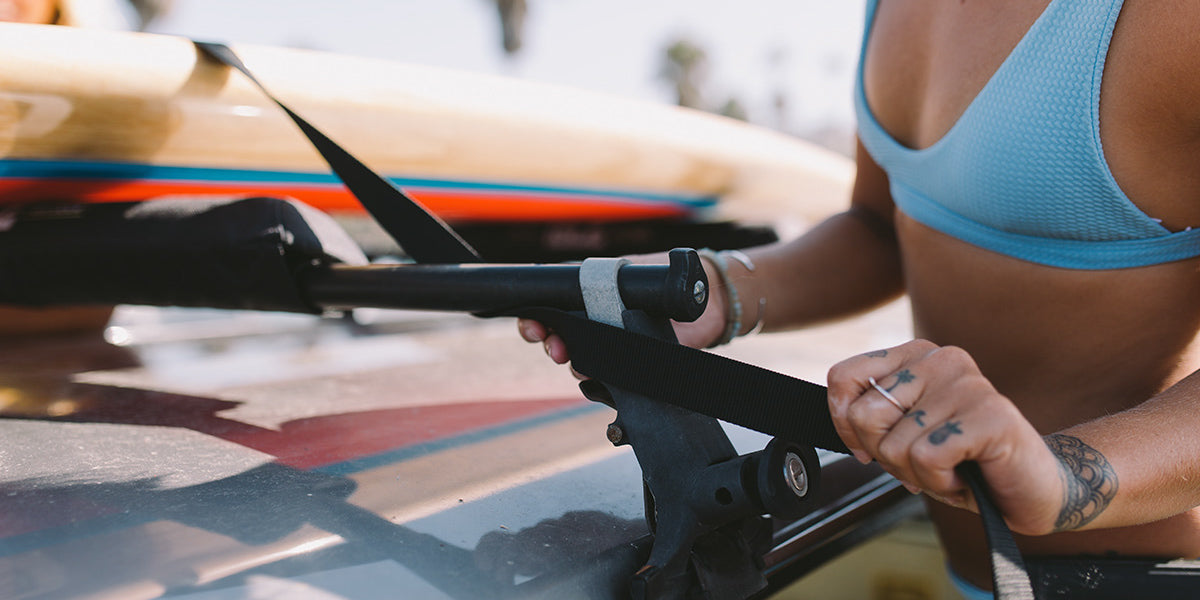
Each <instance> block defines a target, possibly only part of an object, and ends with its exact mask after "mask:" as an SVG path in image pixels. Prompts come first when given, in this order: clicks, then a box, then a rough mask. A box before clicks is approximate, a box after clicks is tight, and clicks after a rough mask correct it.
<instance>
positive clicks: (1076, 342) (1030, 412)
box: [863, 0, 1200, 583]
mask: <svg viewBox="0 0 1200 600" xmlns="http://www.w3.org/2000/svg"><path fill="white" fill-rule="evenodd" d="M1056 1H1075V0H1056ZM1048 4H1049V2H1048V1H1047V0H1013V1H1011V2H1004V3H999V2H979V1H976V0H924V1H919V2H917V1H909V2H892V1H889V0H882V2H881V3H880V5H879V7H878V10H877V12H876V14H875V17H874V25H873V28H872V30H871V37H870V41H869V44H868V45H867V47H866V48H867V49H866V55H865V62H864V71H863V84H864V91H865V98H866V103H867V105H868V106H869V107H870V111H871V113H872V114H873V116H874V118H875V120H876V121H877V122H878V124H879V125H880V126H881V127H882V128H883V129H884V130H886V131H887V133H888V134H889V135H890V136H891V137H892V138H894V139H895V140H896V141H897V142H898V143H900V144H903V145H904V146H906V147H908V148H911V149H921V148H928V147H930V146H932V145H934V144H936V143H937V142H938V141H939V140H941V139H942V138H943V137H944V136H945V135H946V133H947V132H948V131H950V130H951V128H952V127H953V126H954V125H955V123H956V122H957V121H958V119H959V117H960V116H961V115H962V114H963V112H964V111H965V110H966V108H967V106H968V105H970V104H971V102H972V101H973V100H974V98H975V97H976V96H977V95H978V93H979V91H980V90H981V89H983V87H984V86H985V84H987V82H988V81H989V79H991V76H992V74H993V73H995V71H996V70H997V68H999V66H1000V65H1001V63H1002V62H1003V61H1004V60H1005V58H1006V57H1007V56H1008V55H1009V53H1010V52H1011V50H1012V49H1013V48H1014V47H1015V46H1016V45H1017V44H1018V42H1019V41H1020V40H1021V39H1022V38H1023V37H1024V35H1025V33H1026V31H1028V30H1029V28H1030V26H1031V25H1032V24H1033V23H1034V22H1035V21H1036V20H1037V19H1038V17H1039V15H1041V14H1042V11H1043V10H1044V9H1045V8H1046V6H1047V5H1048ZM1118 4H1119V3H1118ZM1174 4H1175V3H1158V4H1156V3H1154V2H1150V1H1148V0H1129V1H1127V2H1126V3H1125V6H1124V7H1123V8H1122V9H1121V11H1122V12H1121V13H1120V18H1119V19H1118V20H1117V22H1116V27H1115V30H1114V31H1113V35H1112V42H1111V45H1110V47H1109V50H1108V60H1107V64H1106V65H1105V67H1104V70H1103V81H1102V86H1101V89H1102V93H1101V100H1100V106H1099V134H1100V139H1101V145H1102V146H1103V150H1104V158H1105V160H1106V161H1107V166H1108V168H1109V169H1110V170H1111V172H1112V177H1113V178H1114V179H1115V181H1116V184H1117V185H1119V187H1120V190H1121V191H1123V192H1124V194H1125V195H1126V196H1127V197H1128V200H1129V201H1131V202H1132V203H1133V204H1134V205H1136V207H1137V209H1140V210H1141V211H1142V212H1144V213H1145V214H1146V215H1150V216H1153V217H1155V218H1157V219H1161V221H1162V225H1163V227H1165V228H1166V229H1167V230H1169V231H1172V232H1175V231H1183V230H1185V229H1186V228H1188V227H1190V226H1197V227H1200V169H1196V168H1195V166H1196V162H1197V161H1196V158H1195V157H1196V156H1197V155H1200V136H1198V135H1196V133H1197V131H1196V130H1195V129H1193V128H1191V125H1193V124H1194V123H1193V122H1192V121H1190V119H1193V118H1195V117H1196V116H1197V115H1200V111H1193V112H1192V113H1191V114H1190V115H1189V114H1188V112H1187V107H1186V105H1185V102H1184V99H1183V98H1177V97H1175V96H1176V94H1173V93H1172V88H1171V83H1172V80H1173V78H1174V77H1177V76H1178V75H1179V73H1176V72H1174V71H1173V69H1174V68H1175V67H1176V63H1174V62H1172V61H1171V59H1170V57H1169V56H1164V55H1163V53H1162V46H1161V44H1162V43H1163V40H1164V39H1170V37H1171V36H1172V35H1193V34H1192V33H1188V32H1191V31H1194V28H1192V27H1191V26H1187V25H1186V21H1187V19H1186V17H1187V15H1181V14H1180V13H1179V12H1178V7H1177V6H1174ZM1164 5H1167V6H1164ZM1192 13H1195V14H1193V15H1191V16H1200V10H1192ZM1180 21H1184V22H1185V24H1184V25H1181V24H1180ZM1036 100H1037V99H1030V101H1036ZM883 166H884V167H885V168H886V167H887V165H886V164H885V165H883ZM896 222H897V226H896V227H897V234H898V239H899V241H900V246H901V252H902V255H903V265H904V269H905V279H906V283H907V286H908V293H909V295H910V298H911V300H912V305H913V313H914V323H915V325H916V328H917V331H916V334H917V335H918V336H919V337H925V338H928V339H931V340H933V341H935V342H937V343H940V344H952V345H957V346H961V347H963V348H965V349H967V350H968V351H969V352H970V353H971V354H972V355H973V356H974V357H975V359H976V360H977V361H978V363H979V365H980V367H981V368H982V369H983V371H984V373H985V374H986V375H987V376H988V377H989V378H990V379H991V380H992V381H993V383H994V384H995V385H996V387H997V388H998V389H999V390H1000V391H1001V392H1002V393H1004V394H1006V395H1007V396H1008V397H1010V398H1012V399H1013V401H1014V402H1016V403H1017V404H1018V406H1020V407H1021V408H1022V410H1023V411H1024V412H1025V413H1026V415H1027V416H1028V417H1029V418H1030V420H1031V421H1032V422H1033V424H1034V425H1035V426H1036V427H1038V428H1039V429H1040V430H1041V431H1043V432H1051V431H1056V430H1059V429H1062V428H1065V427H1068V426H1070V425H1073V424H1076V423H1079V422H1083V421H1086V420H1089V419H1091V418H1095V417H1098V416H1101V415H1104V414H1110V413H1112V412H1116V411H1119V410H1122V409H1125V408H1128V407H1131V406H1134V405H1136V404H1138V403H1140V402H1141V401H1144V400H1146V399H1147V398H1149V397H1150V396H1152V395H1153V394H1155V393H1157V392H1158V391H1161V390H1162V389H1164V388H1166V387H1169V386H1170V385H1172V384H1173V383H1174V382H1176V381H1178V380H1179V379H1180V378H1182V377H1183V376H1185V375H1187V374H1188V373H1190V372H1191V371H1193V370H1195V369H1196V368H1198V367H1200V344H1197V343H1196V337H1197V332H1198V331H1200V259H1195V258H1193V259H1186V260H1178V261H1173V262H1165V263H1162V264H1155V265H1149V266H1142V267H1137V268H1122V269H1097V270H1075V269H1065V268H1061V267H1055V266H1048V265H1043V264H1037V263H1035V262H1029V261H1026V260H1022V259H1018V258H1014V257H1010V256H1006V255H1004V254H999V253H997V252H993V251H989V250H984V249H982V248H979V247H977V246H974V245H972V244H969V243H966V242H964V241H962V240H959V239H956V238H955V237H952V236H950V235H947V234H945V233H942V232H939V231H937V230H935V229H932V228H931V227H929V226H926V225H924V224H922V223H920V222H918V221H916V220H914V219H912V218H910V217H909V216H906V215H904V214H903V213H902V212H899V211H898V214H897V221H896ZM1148 443H1150V442H1149V441H1148ZM931 512H932V513H933V516H934V518H935V520H937V521H938V523H939V529H940V531H941V534H942V537H943V541H944V543H945V544H946V546H947V551H948V555H949V556H950V557H952V560H951V562H952V564H953V566H954V567H955V568H956V569H957V570H959V571H960V572H961V573H962V574H963V575H964V576H967V577H968V578H969V579H971V580H974V581H975V582H977V583H984V582H986V581H987V576H986V573H987V571H986V568H987V565H986V560H985V555H983V554H982V553H981V552H963V551H965V550H971V549H974V550H981V549H982V548H983V540H982V538H981V537H979V536H980V534H981V531H980V530H979V526H978V517H975V516H974V515H967V514H962V513H959V511H955V510H953V509H948V508H946V507H943V506H941V505H936V506H931ZM1198 521H1200V519H1197V518H1195V517H1194V516H1193V515H1191V514H1185V515H1180V516H1179V517H1176V518H1174V519H1172V520H1171V522H1164V523H1159V524H1151V525H1147V526H1142V527H1140V528H1128V529H1126V530H1123V531H1121V532H1119V535H1116V534H1114V532H1111V531H1109V532H1106V531H1097V532H1087V533H1074V534H1059V535H1056V536H1048V537H1045V538H1039V539H1036V540H1023V548H1024V550H1025V551H1026V552H1028V553H1033V554H1044V553H1064V554H1072V553H1081V552H1088V553H1094V552H1097V551H1104V550H1112V551H1117V552H1122V553H1127V554H1141V555H1145V554H1153V555H1164V556H1176V555H1189V556H1200V522H1198ZM964 556H974V557H977V558H978V560H974V559H964V558H960V557H964Z"/></svg>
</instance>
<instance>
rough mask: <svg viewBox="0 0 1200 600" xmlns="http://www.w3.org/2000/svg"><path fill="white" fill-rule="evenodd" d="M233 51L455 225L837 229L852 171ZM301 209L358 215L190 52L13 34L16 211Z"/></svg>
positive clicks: (6, 139) (11, 138) (353, 63)
mask: <svg viewBox="0 0 1200 600" xmlns="http://www.w3.org/2000/svg"><path fill="white" fill-rule="evenodd" d="M234 48H235V49H236V51H237V52H238V53H239V54H240V55H241V56H242V58H243V60H244V61H245V62H246V64H247V65H248V66H249V67H250V68H251V70H253V71H254V72H255V74H256V75H257V76H258V78H259V79H260V80H262V81H263V83H264V84H266V86H267V87H268V88H269V89H270V90H271V91H272V92H273V93H274V94H275V95H276V96H278V97H279V98H280V99H281V100H283V101H284V102H285V103H288V104H289V105H291V106H292V107H293V108H294V109H295V110H297V112H299V113H300V114H302V115H304V116H305V118H307V119H308V120H309V121H311V122H312V123H314V124H315V125H316V126H318V127H320V128H322V129H324V130H325V131H326V133H327V134H329V135H330V136H331V137H332V138H334V139H335V140H337V141H338V142H339V143H341V144H342V145H343V146H344V147H346V148H347V149H348V150H349V151H351V152H352V153H354V154H356V155H357V156H359V157H360V158H361V159H362V160H363V161H364V162H366V163H367V164H368V165H369V166H371V167H372V168H374V169H375V170H377V171H378V172H380V173H381V174H383V175H385V176H386V177H388V178H390V179H392V180H393V181H395V182H396V183H397V184H398V185H399V186H400V187H401V188H403V189H405V190H406V191H407V192H408V193H410V194H411V195H412V196H414V197H415V198H417V199H418V201H420V202H421V203H422V204H424V205H425V206H427V207H428V208H430V209H431V210H432V211H434V212H435V213H437V214H438V215H439V216H441V217H442V218H444V219H446V220H447V221H450V222H451V223H461V222H548V221H589V220H591V221H620V220H630V219H654V218H674V217H682V218H693V219H694V218H708V217H709V216H711V215H718V216H719V217H720V218H735V219H741V218H748V219H750V220H754V219H755V218H756V217H757V218H758V219H759V220H764V221H765V220H768V219H770V218H771V216H772V215H773V214H777V212H776V211H779V210H787V211H790V212H792V213H800V214H802V215H805V214H807V215H822V214H825V213H827V212H829V210H830V206H832V205H833V204H834V203H835V202H838V201H840V200H841V199H842V195H843V194H844V190H845V185H846V182H847V181H848V179H849V177H850V166H849V163H848V161H846V160H845V159H843V158H841V157H839V156H836V155H834V154H832V153H830V152H827V151H825V150H821V149H819V148H816V147H815V146H813V145H810V144H807V143H804V142H801V141H798V140H796V139H793V138H790V137H787V136H784V135H781V134H778V133H775V132H771V131H768V130H765V129H762V128H758V127H754V126H750V125H746V124H743V123H740V122H736V121H733V120H729V119H724V118H721V117H715V116H711V115H707V114H703V113H699V112H695V111H689V110H684V109H678V108H674V107H668V106H663V105H656V104H652V103H643V102H636V101H631V100H625V99H618V98H614V97H610V96H605V95H600V94H596V93H590V92H584V91H579V90H575V89H569V88H563V87H557V86H551V85H545V84H537V83H530V82H524V81H516V80H510V79H504V78H499V77H492V76H485V75H479V74H466V73H461V72H453V71H448V70H443V69H435V68H429V67H422V66H414V65H406V64H398V63H395V62H389V61H383V60H375V59H366V58H358V57H348V56H342V55H335V54H329V53H322V52H313V51H302V50H294V49H282V48H271V47H256V46H238V45H235V46H234ZM230 194H259V195H284V196H290V197H294V198H297V199H300V200H302V201H304V202H307V203H309V204H312V205H314V206H317V207H319V208H322V209H324V210H326V211H329V212H332V213H337V212H341V211H350V212H354V211H357V210H358V207H357V205H356V203H355V202H354V201H353V199H352V198H350V197H349V195H348V194H347V193H346V192H345V191H344V188H343V187H342V186H341V185H340V184H339V183H338V182H337V180H336V179H335V178H334V177H333V175H332V174H330V173H329V170H328V168H327V167H326V166H325V164H324V163H322V162H321V160H320V158H319V156H318V155H317V154H316V152H315V151H314V150H313V149H312V148H311V147H310V145H309V144H308V142H307V141H306V140H305V139H304V138H303V137H302V136H301V135H300V133H299V132H298V130H297V129H296V127H295V126H294V125H293V124H292V123H291V122H290V121H288V120H287V118H286V117H285V116H284V114H283V113H282V112H281V111H280V110H279V109H278V108H276V107H275V106H274V105H273V104H271V103H270V102H269V100H267V98H265V97H264V95H263V94H262V93H261V92H260V91H259V90H257V89H256V88H254V87H253V86H252V84H250V83H249V82H248V81H247V80H246V79H245V78H244V77H243V76H242V75H240V74H238V73H235V72H232V71H230V70H229V69H226V68H224V67H221V66H219V65H216V64H214V63H211V62H209V61H207V60H204V59H200V58H198V55H197V52H196V50H195V48H194V47H193V45H192V44H191V43H190V42H189V41H188V40H186V39H183V38H178V37H171V36H161V35H150V34H137V33H126V32H111V31H96V30H80V29H71V28H63V27H48V26H36V25H16V24H0V203H24V202H31V201H39V200H55V199H71V200H83V201H88V202H105V201H124V200H141V199H147V198H153V197H160V196H171V195H176V196H177V195H188V196H206V195H230Z"/></svg>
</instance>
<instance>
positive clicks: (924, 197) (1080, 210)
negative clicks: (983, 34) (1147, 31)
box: [855, 0, 1200, 269]
mask: <svg viewBox="0 0 1200 600" xmlns="http://www.w3.org/2000/svg"><path fill="white" fill-rule="evenodd" d="M877 3H878V2H877V0H868V2H867V27H866V33H865V34H864V36H863V45H862V53H861V55H862V57H863V58H860V59H859V67H858V77H857V85H856V90H855V107H856V110H857V114H858V129H859V136H860V138H861V140H862V143H863V145H864V146H865V147H866V149H867V151H868V152H869V153H870V154H871V156H872V157H873V158H874V159H875V161H876V162H877V163H878V164H879V165H880V166H881V167H882V168H883V169H884V170H885V171H886V172H887V174H888V178H889V181H890V184H891V192H892V198H893V200H894V201H895V202H896V206H897V207H899V208H900V210H902V211H904V213H905V214H907V215H908V216H909V217H911V218H913V219H915V220H917V221H919V222H921V223H923V224H925V225H926V226H929V227H931V228H933V229H936V230H938V231H941V232H943V233H946V234H948V235H951V236H954V237H956V238H958V239H961V240H963V241H966V242H968V243H971V244H974V245H976V246H979V247H982V248H986V249H988V250H992V251H995V252H1000V253H1003V254H1007V255H1009V256H1012V257H1015V258H1019V259H1022V260H1026V261H1031V262H1035V263H1040V264H1044V265H1050V266H1054V267H1064V268H1068V269H1120V268H1128V267H1140V266H1146V265H1153V264H1159V263H1165V262H1170V261H1174V260H1181V259H1185V258H1192V257H1196V256H1200V229H1191V230H1188V231H1184V232H1178V233H1172V232H1170V231H1169V230H1167V229H1166V228H1165V227H1163V226H1162V225H1161V224H1159V223H1158V222H1157V221H1156V220H1154V219H1152V218H1150V217H1149V216H1147V215H1146V214H1145V213H1143V212H1142V211H1141V210H1140V209H1138V207H1137V206H1135V205H1134V204H1133V203H1132V202H1130V200H1129V198H1128V197H1126V196H1125V193H1124V192H1122V191H1121V189H1120V187H1118V186H1117V182H1116V180H1114V179H1113V175H1112V172H1111V171H1110V170H1109V168H1108V163H1107V162H1106V161H1105V159H1104V151H1103V149H1102V148H1101V147H1100V119H1099V114H1100V112H1099V109H1100V80H1101V75H1102V73H1103V72H1104V61H1105V57H1106V55H1107V53H1108V44H1109V41H1110V40H1111V39H1112V32H1113V28H1114V27H1115V25H1116V22H1117V15H1118V14H1119V13H1120V11H1121V4H1122V0H1051V2H1050V5H1049V6H1048V7H1047V8H1046V10H1045V12H1043V13H1042V15H1041V17H1039V18H1038V20H1037V22H1035V23H1034V25H1033V27H1032V28H1030V30H1029V32H1028V33H1026V34H1025V37H1024V38H1023V39H1022V40H1021V41H1020V43H1019V44H1018V45H1017V47H1016V48H1015V49H1014V50H1013V51H1012V53H1011V54H1010V55H1009V56H1008V58H1007V59H1005V61H1004V63H1003V64H1002V65H1001V66H1000V68H999V70H997V71H996V73H995V75H993V76H992V79H991V80H990V81H988V83H987V85H986V86H984V88H983V91H981V92H980V93H979V95H978V96H977V97H976V98H975V100H974V101H973V102H972V103H971V104H970V105H969V106H968V107H967V110H966V112H965V113H963V115H962V117H961V118H960V119H959V120H958V122H957V123H955V124H954V126H953V127H952V128H951V129H950V131H949V132H948V133H947V134H946V135H945V136H944V137H943V138H942V139H940V140H938V141H937V142H936V143H935V144H933V145H932V146H930V147H928V148H923V149H920V150H914V149H910V148H907V147H905V146H903V145H901V144H900V143H898V142H896V140H895V139H893V138H892V137H891V136H890V135H889V134H888V133H887V132H886V131H885V130H884V129H883V127H882V126H880V125H879V122H878V121H876V120H875V117H874V115H873V114H872V113H871V110H870V107H868V106H867V100H866V95H865V94H864V92H863V75H862V72H863V68H862V64H863V62H864V60H865V56H866V48H867V39H868V38H869V37H870V30H871V24H872V23H873V21H874V15H875V8H876V6H877Z"/></svg>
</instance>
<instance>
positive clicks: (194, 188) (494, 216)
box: [0, 178, 690, 222]
mask: <svg viewBox="0 0 1200 600" xmlns="http://www.w3.org/2000/svg"><path fill="white" fill-rule="evenodd" d="M406 193H408V194H409V195H410V196H412V197H413V198H414V199H415V200H417V201H418V202H420V203H421V204H422V205H423V206H425V207H426V208H427V209H429V210H430V211H431V212H433V213H434V214H436V215H438V216H439V217H441V218H443V219H445V220H447V221H451V222H465V221H489V222H495V221H498V222H531V221H532V222H542V221H585V220H597V221H624V220H638V219H659V218H678V217H683V216H686V215H688V214H689V212H690V211H689V209H688V207H686V206H680V205H674V204H670V203H664V202H638V201H636V200H629V199H625V198H613V199H611V200H609V199H580V198H578V197H563V196H555V195H553V194H550V193H545V192H538V193H533V194H519V193H510V192H492V191H482V192H478V193H472V192H470V191H461V190H428V189H425V190H423V189H412V190H406ZM162 196H208V197H212V196H222V197H228V196H279V197H289V198H295V199H297V200H300V201H301V202H304V203H306V204H309V205H311V206H314V207H316V208H319V209H321V210H324V211H326V212H331V213H362V212H363V209H362V206H360V205H359V204H358V201H357V200H355V199H354V197H353V196H352V195H350V193H349V192H348V191H347V190H346V188H344V187H342V186H334V187H331V186H305V185H286V186H280V185H274V184H254V183H237V184H223V183H197V182H192V181H187V182H146V181H111V180H57V181H55V180H47V179H33V178H30V179H24V178H6V179H3V180H0V203H27V202H34V201H46V200H71V201H81V202H131V201H140V200H147V199H153V198H157V197H162Z"/></svg>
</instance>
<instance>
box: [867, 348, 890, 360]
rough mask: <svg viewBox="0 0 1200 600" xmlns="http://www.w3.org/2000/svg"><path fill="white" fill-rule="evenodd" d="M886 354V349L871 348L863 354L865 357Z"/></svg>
mask: <svg viewBox="0 0 1200 600" xmlns="http://www.w3.org/2000/svg"><path fill="white" fill-rule="evenodd" d="M887 355H888V351H887V350H872V351H871V352H868V353H866V354H864V355H863V356H865V357H867V358H883V357H885V356H887Z"/></svg>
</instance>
